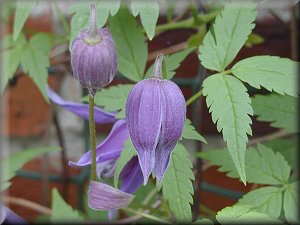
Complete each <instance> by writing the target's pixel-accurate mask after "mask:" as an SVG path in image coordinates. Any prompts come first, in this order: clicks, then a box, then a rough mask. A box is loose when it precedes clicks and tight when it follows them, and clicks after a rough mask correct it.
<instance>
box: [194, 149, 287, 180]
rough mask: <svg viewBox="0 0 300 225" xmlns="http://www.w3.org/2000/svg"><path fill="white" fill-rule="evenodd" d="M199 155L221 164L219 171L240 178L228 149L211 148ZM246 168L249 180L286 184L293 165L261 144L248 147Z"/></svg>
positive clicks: (212, 162) (215, 163)
mask: <svg viewBox="0 0 300 225" xmlns="http://www.w3.org/2000/svg"><path fill="white" fill-rule="evenodd" d="M197 155H198V156H199V157H201V158H203V159H206V160H210V163H211V164H212V165H218V166H221V167H220V169H219V171H221V172H227V176H229V177H232V178H238V177H239V175H238V173H237V170H236V168H235V167H234V165H233V163H232V160H231V158H230V155H229V153H228V152H227V151H226V150H211V151H205V152H199V153H197ZM245 159H246V160H245V168H246V176H247V181H248V182H250V183H258V184H271V185H278V184H281V185H282V184H286V183H287V182H288V179H289V176H290V172H291V167H290V166H289V165H288V163H287V162H286V160H285V159H284V158H283V156H282V155H281V154H280V153H279V152H277V153H275V152H273V151H272V149H270V148H267V147H265V146H263V145H261V144H258V145H257V148H256V149H254V148H248V149H247V151H246V156H245Z"/></svg>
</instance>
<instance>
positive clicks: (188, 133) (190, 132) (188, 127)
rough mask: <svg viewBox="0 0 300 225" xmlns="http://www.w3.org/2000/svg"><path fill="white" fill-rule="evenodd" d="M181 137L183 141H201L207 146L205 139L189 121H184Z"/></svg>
mask: <svg viewBox="0 0 300 225" xmlns="http://www.w3.org/2000/svg"><path fill="white" fill-rule="evenodd" d="M182 137H183V138H185V139H191V140H198V141H202V142H204V143H205V144H207V141H206V140H205V138H204V137H202V135H201V134H199V133H198V132H197V131H196V129H195V127H194V126H193V125H192V122H191V121H190V120H189V119H186V120H185V123H184V127H183V132H182Z"/></svg>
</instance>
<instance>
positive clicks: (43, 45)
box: [21, 33, 52, 102]
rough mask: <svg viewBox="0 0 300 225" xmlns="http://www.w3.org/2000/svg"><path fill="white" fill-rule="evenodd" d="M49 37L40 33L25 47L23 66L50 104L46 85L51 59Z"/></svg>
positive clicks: (22, 58)
mask: <svg viewBox="0 0 300 225" xmlns="http://www.w3.org/2000/svg"><path fill="white" fill-rule="evenodd" d="M51 47H52V44H51V38H50V36H49V35H46V34H42V33H38V34H36V35H34V36H33V37H32V38H31V39H30V40H29V42H28V44H27V45H26V46H25V47H24V49H23V52H22V57H21V64H22V67H23V70H24V72H25V73H28V75H29V76H30V77H31V78H32V80H33V81H34V83H35V84H36V85H37V87H38V88H39V90H40V91H41V93H42V95H43V96H44V99H45V100H46V101H47V102H49V98H48V94H47V91H46V85H47V83H48V70H47V68H48V67H49V57H48V54H49V53H50V51H51Z"/></svg>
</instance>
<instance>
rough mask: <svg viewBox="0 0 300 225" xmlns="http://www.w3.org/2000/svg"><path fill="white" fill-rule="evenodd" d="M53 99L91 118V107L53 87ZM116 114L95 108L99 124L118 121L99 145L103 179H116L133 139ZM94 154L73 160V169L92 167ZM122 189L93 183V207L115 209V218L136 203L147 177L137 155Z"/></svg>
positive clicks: (125, 173)
mask: <svg viewBox="0 0 300 225" xmlns="http://www.w3.org/2000/svg"><path fill="white" fill-rule="evenodd" d="M47 91H48V96H49V98H50V99H51V100H52V101H53V102H54V103H56V104H58V105H60V106H61V107H63V108H64V109H66V110H68V111H70V112H72V113H74V114H76V115H77V116H79V117H81V118H84V119H88V105H87V104H83V103H75V102H70V101H66V100H64V99H62V98H61V97H60V96H58V95H57V94H56V93H55V92H54V91H53V90H51V89H50V88H49V87H48V89H47ZM115 115H116V113H109V112H106V111H104V110H102V109H100V108H97V107H95V121H96V123H111V122H115V121H116V122H115V124H114V126H113V128H112V130H111V132H110V133H109V135H108V136H107V137H106V138H105V140H104V141H102V142H101V143H100V144H99V145H97V146H96V162H97V176H98V177H99V179H100V180H101V179H103V178H104V177H112V176H113V174H114V169H115V163H116V161H117V160H118V158H119V156H120V154H121V152H122V151H123V150H124V143H125V141H126V140H127V139H128V138H129V133H128V128H127V126H126V121H125V120H124V119H121V120H117V119H116V117H115ZM91 160H92V159H91V151H88V152H86V153H85V154H83V155H82V157H81V158H80V159H79V160H78V161H77V162H73V161H70V162H69V165H70V166H78V167H82V166H88V165H90V164H91ZM120 180H121V182H122V183H121V186H120V190H118V189H116V188H114V187H111V186H109V185H107V184H104V183H102V182H95V181H92V182H91V183H90V187H89V191H88V197H89V198H88V200H89V206H90V207H91V208H93V209H97V210H111V211H110V213H109V215H110V218H112V217H113V215H114V213H115V210H116V209H119V208H122V207H124V206H126V205H128V204H130V202H131V201H132V199H133V198H134V196H133V195H132V193H133V192H135V191H136V190H137V189H138V188H139V187H140V186H141V185H142V184H143V175H142V171H141V168H140V165H139V161H138V158H137V156H134V157H133V158H132V159H131V160H130V161H129V162H128V163H127V164H126V165H125V167H124V168H123V170H122V171H121V173H120Z"/></svg>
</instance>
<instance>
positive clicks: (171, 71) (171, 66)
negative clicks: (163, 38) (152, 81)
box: [145, 48, 195, 80]
mask: <svg viewBox="0 0 300 225" xmlns="http://www.w3.org/2000/svg"><path fill="white" fill-rule="evenodd" d="M193 50H195V48H187V49H185V50H182V51H180V52H176V53H174V54H172V55H166V56H165V60H164V63H165V65H166V72H167V76H166V78H167V79H168V80H170V79H172V78H173V77H174V75H175V70H177V69H178V67H179V66H180V64H181V63H182V61H183V60H184V59H185V58H186V57H187V56H188V55H189V54H190V53H191V52H192V51H193ZM153 66H154V64H152V65H151V67H149V69H148V70H147V72H146V75H145V78H148V77H150V76H151V75H152V72H153Z"/></svg>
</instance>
